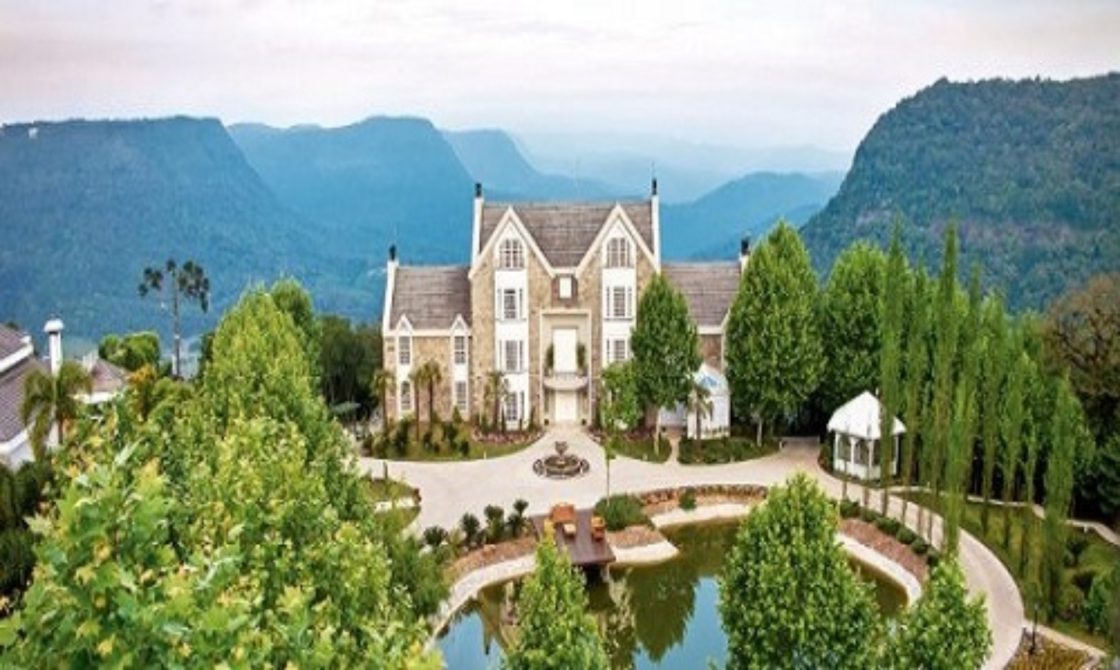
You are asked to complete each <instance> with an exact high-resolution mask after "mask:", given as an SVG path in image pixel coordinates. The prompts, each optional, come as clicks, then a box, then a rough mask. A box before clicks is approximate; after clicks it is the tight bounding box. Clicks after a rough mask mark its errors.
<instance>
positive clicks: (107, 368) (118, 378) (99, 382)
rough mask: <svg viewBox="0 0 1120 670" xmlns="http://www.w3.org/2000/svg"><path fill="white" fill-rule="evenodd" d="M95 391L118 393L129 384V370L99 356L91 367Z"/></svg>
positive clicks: (90, 375)
mask: <svg viewBox="0 0 1120 670" xmlns="http://www.w3.org/2000/svg"><path fill="white" fill-rule="evenodd" d="M89 377H90V382H92V388H91V390H92V391H93V392H94V393H116V392H117V391H120V390H121V389H123V388H124V387H125V386H127V385H128V372H126V371H125V370H123V369H121V368H119V367H117V366H116V365H113V364H112V363H110V362H109V361H106V360H102V359H100V358H98V359H97V360H95V361H94V362H93V365H91V366H90V368H89Z"/></svg>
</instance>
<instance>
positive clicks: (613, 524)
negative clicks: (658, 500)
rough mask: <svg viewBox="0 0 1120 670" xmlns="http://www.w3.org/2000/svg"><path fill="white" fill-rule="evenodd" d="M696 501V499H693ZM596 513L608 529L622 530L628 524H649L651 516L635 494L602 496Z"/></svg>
mask: <svg viewBox="0 0 1120 670" xmlns="http://www.w3.org/2000/svg"><path fill="white" fill-rule="evenodd" d="M693 502H694V503H695V500H694V501H693ZM595 513H596V514H598V515H599V516H601V517H603V521H605V522H606V524H607V530H622V529H623V528H626V527H628V526H644V525H648V524H649V517H647V516H646V514H645V512H643V511H642V502H641V501H640V500H638V498H637V496H633V495H613V496H611V497H609V498H600V499H599V502H597V503H595Z"/></svg>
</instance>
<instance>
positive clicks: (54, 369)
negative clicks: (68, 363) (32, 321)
mask: <svg viewBox="0 0 1120 670" xmlns="http://www.w3.org/2000/svg"><path fill="white" fill-rule="evenodd" d="M62 328H63V326H62V320H61V319H51V320H50V321H48V322H47V324H46V325H45V326H43V332H44V333H46V334H47V352H48V354H49V355H50V364H51V374H52V375H57V374H58V371H59V370H60V369H62Z"/></svg>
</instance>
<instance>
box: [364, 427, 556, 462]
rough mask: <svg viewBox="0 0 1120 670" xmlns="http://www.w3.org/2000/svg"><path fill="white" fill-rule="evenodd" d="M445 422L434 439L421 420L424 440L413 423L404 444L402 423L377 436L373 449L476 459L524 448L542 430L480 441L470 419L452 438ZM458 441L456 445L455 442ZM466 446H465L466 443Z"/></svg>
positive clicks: (399, 456) (390, 454)
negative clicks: (491, 440)
mask: <svg viewBox="0 0 1120 670" xmlns="http://www.w3.org/2000/svg"><path fill="white" fill-rule="evenodd" d="M445 427H447V426H445V425H444V424H439V425H437V426H435V427H434V428H433V429H432V430H431V433H430V435H431V439H430V440H427V441H426V440H425V439H424V438H425V435H426V434H428V432H429V431H428V425H427V424H426V423H421V424H420V431H419V432H420V440H419V441H417V439H416V432H417V431H416V426H415V424H413V425H412V426H410V427H409V429H408V432H407V441H406V443H404V444H403V449H402V448H401V446H402V442H401V440H399V439H397V438H398V437H399V436H398V435H396V433H397V432H398V430H399V426H397V427H395V428H394V429H393V430H391V431H390V433H389V434H388V435H384V436H378V437H377V438H374V442H373V448H372V453H373V455H374V456H376V457H378V458H388V459H392V460H397V461H472V460H478V459H481V458H494V457H497V456H506V455H508V454H512V453H514V452H517V451H520V450H522V449H524V448H525V447H527V446H529V445H530V444H532V443H533V441H535V440H536V439H537V438H538V437H539V434H530V433H526V434H524V435H516V436H512V434H511V436H512V439H511V441H509V442H500V443H498V442H494V443H491V442H488V441H476V440H475V439H474V438H473V437H472V436H471V427H470V424H468V423H462V424H459V426H458V429H457V430H458V433H456V434H455V435H454V436H453V437H454V439H453V440H449V439H448V437H447V436H446V435H445V433H444V429H445ZM452 442H453V443H454V446H453V445H452ZM464 444H465V445H466V450H465V451H464V450H463V445H464Z"/></svg>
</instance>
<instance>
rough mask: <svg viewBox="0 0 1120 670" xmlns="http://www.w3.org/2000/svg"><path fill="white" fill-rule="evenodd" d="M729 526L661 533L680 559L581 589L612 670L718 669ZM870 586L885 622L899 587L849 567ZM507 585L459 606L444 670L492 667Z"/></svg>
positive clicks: (723, 652)
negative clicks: (722, 580) (721, 574)
mask: <svg viewBox="0 0 1120 670" xmlns="http://www.w3.org/2000/svg"><path fill="white" fill-rule="evenodd" d="M737 527H738V525H737V524H736V523H716V524H701V525H693V526H685V527H681V528H677V529H672V530H667V531H665V536H666V537H667V538H668V539H669V541H670V542H672V543H673V544H674V545H676V546H677V548H678V549H679V550H680V552H681V553H680V555H679V556H678V557H677V558H675V559H673V560H672V561H668V562H666V563H661V564H659V565H653V566H644V567H633V568H615V569H612V570H611V573H610V578H609V580H605V581H603V580H597V579H596V580H594V581H593V582H592V583H591V585H590V586H589V587H588V600H589V601H590V606H591V611H592V613H593V614H594V615H595V618H596V620H597V621H598V623H599V628H600V631H602V633H603V639H604V640H605V641H606V645H607V651H608V653H609V654H610V657H611V666H612V667H614V668H638V669H642V670H645V669H652V668H703V667H705V666H706V665H707V663H708V660H709V659H711V660H713V661H715V662H716V663H717V664H718V665H720V666H722V665H723V663H724V662H725V661H726V657H727V637H726V635H724V633H723V627H722V625H721V622H720V617H719V609H718V604H719V584H718V583H717V580H716V576H717V574H718V573H719V570H720V567H721V565H722V562H723V557H724V556H725V555H726V554H727V551H728V549H729V548H730V546H731V542H732V540H733V539H734V534H735V529H736V528H737ZM853 568H854V569H855V570H856V572H857V573H858V574H860V576H861V577H862V578H863V579H865V580H867V581H868V582H870V583H871V584H872V585H873V586H874V587H875V596H876V599H877V601H878V604H879V610H880V611H881V612H882V613H883V615H884V616H886V617H892V616H894V615H895V614H897V613H898V611H899V610H900V609H901V608H902V607H903V606H904V604H905V602H906V594H905V593H904V592H903V590H902V588H901V587H899V586H898V585H897V584H895V583H894V582H893V581H891V580H889V579H888V578H886V577H884V576H882V575H880V574H879V573H878V572H877V571H874V570H871V569H868V568H865V567H863V566H861V565H860V564H858V563H853ZM515 589H516V583H515V582H507V583H504V584H496V585H494V586H491V587H488V588H485V589H483V590H482V591H481V593H480V594H479V598H478V600H476V601H472V602H471V603H469V604H468V605H467V606H465V607H464V608H463V609H462V610H461V611H460V612H459V614H458V615H457V616H456V617H455V618H454V619H453V620H452V622H451V624H450V625H449V626H448V628H447V630H446V632H445V633H444V634H443V635H442V636H441V637H440V638H439V641H438V646H439V649H440V651H441V652H442V653H443V658H444V662H445V663H446V665H447V667H448V668H451V669H452V670H482V669H484V668H497V667H499V665H500V663H501V656H502V650H503V649H504V648H505V646H506V645H507V644H508V643H509V642H510V640H511V639H512V633H513V630H512V627H511V626H510V624H509V623H508V622H507V621H506V620H505V617H504V616H503V613H505V612H508V611H509V603H510V601H511V600H512V598H513V596H514V592H515Z"/></svg>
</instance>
